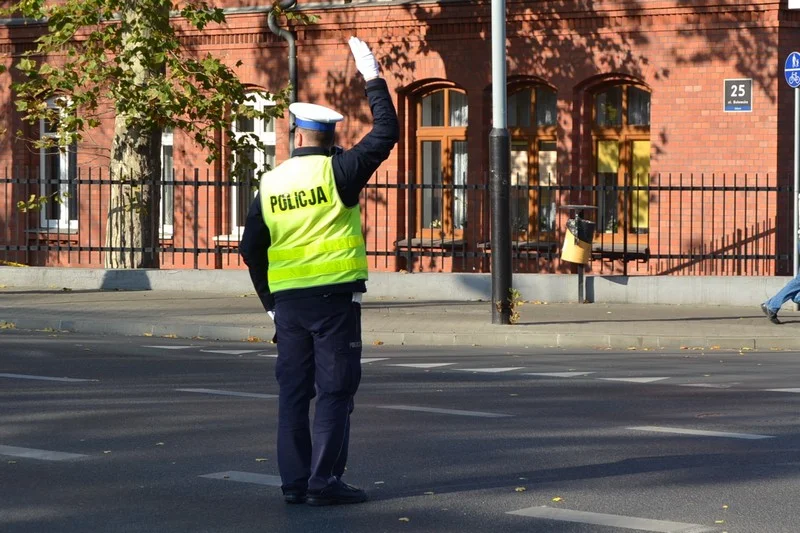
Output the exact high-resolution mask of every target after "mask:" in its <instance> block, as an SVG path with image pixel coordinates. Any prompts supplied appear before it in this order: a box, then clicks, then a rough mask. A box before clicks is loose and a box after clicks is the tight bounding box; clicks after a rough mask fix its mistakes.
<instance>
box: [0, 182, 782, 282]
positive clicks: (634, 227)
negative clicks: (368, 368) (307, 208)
mask: <svg viewBox="0 0 800 533" xmlns="http://www.w3.org/2000/svg"><path fill="white" fill-rule="evenodd" d="M0 176H1V177H0V262H2V263H18V264H26V265H40V266H51V265H68V266H86V267H102V266H103V265H104V257H105V255H104V254H108V253H120V252H129V251H131V247H129V246H124V245H120V246H114V245H109V244H108V243H107V239H106V231H107V230H106V226H107V224H106V219H107V212H108V205H109V199H110V197H111V189H112V187H113V186H114V185H115V182H114V181H113V180H111V179H109V178H108V175H107V172H106V171H104V170H102V169H78V171H76V172H75V173H74V175H71V176H66V177H64V179H47V180H42V179H41V178H40V177H39V176H38V175H36V176H31V175H30V174H29V173H27V172H26V173H24V174H23V175H16V174H12V172H11V171H10V170H7V171H6V172H5V174H0ZM459 181H460V182H461V183H466V182H467V180H466V179H463V180H459ZM398 182H399V183H398ZM515 183H519V181H515ZM553 183H557V181H556V180H553V181H549V182H548V184H546V185H535V184H534V185H529V184H522V185H513V186H512V187H511V191H510V192H511V209H510V213H511V219H510V220H509V230H510V231H511V241H512V254H513V262H512V265H513V268H514V272H517V273H525V272H542V273H545V272H571V271H572V268H573V267H572V265H571V264H570V263H566V262H563V261H560V249H561V244H562V243H563V240H564V234H565V224H566V221H567V219H568V218H570V217H572V216H574V215H575V214H576V213H579V214H580V215H581V216H583V217H584V218H587V219H589V220H592V221H593V222H595V228H596V233H595V238H594V242H593V243H592V247H591V258H592V261H591V263H590V268H591V270H592V271H593V272H596V273H609V274H610V273H621V274H676V275H681V274H683V275H773V274H788V273H789V272H790V270H791V263H792V254H791V247H792V244H793V241H792V234H791V226H792V224H791V210H792V201H791V200H792V187H791V180H788V179H787V180H778V179H776V178H775V177H772V176H767V175H763V176H762V175H758V174H752V175H714V174H712V175H705V174H700V175H698V174H668V175H663V174H661V175H652V176H648V177H647V179H645V180H642V179H634V178H631V177H627V176H626V177H625V179H624V180H623V181H622V183H605V182H602V181H597V179H595V181H593V183H594V184H592V185H589V184H577V185H572V184H553ZM598 183H600V184H598ZM154 185H155V186H156V187H158V190H159V192H160V197H161V199H160V208H159V210H158V211H159V212H158V217H150V224H151V227H150V230H151V232H152V234H153V235H158V238H157V239H154V241H153V242H151V243H149V244H143V245H141V246H140V247H139V248H136V250H135V251H137V252H140V253H143V254H156V255H157V256H158V260H159V263H160V265H161V266H162V268H194V269H198V268H237V267H242V266H243V264H242V262H241V259H240V257H239V255H238V242H239V238H240V236H241V231H242V229H243V226H244V220H245V217H246V213H247V208H248V206H249V204H250V202H251V201H252V199H253V196H254V193H255V190H256V188H255V184H254V183H252V182H250V181H244V182H230V181H228V180H226V179H222V178H220V177H218V176H215V175H214V174H212V173H211V171H201V170H191V171H186V172H175V173H173V176H172V177H171V178H170V179H165V180H158V181H156V182H154ZM32 195H34V196H35V197H45V199H44V200H39V201H37V200H36V198H34V197H32ZM25 204H27V209H25ZM21 206H22V207H21ZM361 206H362V216H363V221H364V224H363V226H364V233H365V237H366V242H367V251H368V255H369V256H371V258H372V263H371V266H372V268H375V269H379V270H387V271H398V270H406V271H441V272H488V270H489V265H490V262H491V261H490V257H491V254H492V243H491V239H490V236H491V234H492V233H491V216H490V215H491V213H490V211H489V208H490V202H489V188H488V184H487V179H486V176H484V179H483V181H482V183H478V184H453V183H446V182H442V181H439V182H434V183H421V184H420V183H404V182H403V180H402V179H399V180H398V179H396V177H395V176H389V175H387V174H381V175H376V176H375V178H374V179H373V180H371V182H370V183H369V184H368V185H367V187H366V188H365V189H364V191H363V193H362V198H361Z"/></svg>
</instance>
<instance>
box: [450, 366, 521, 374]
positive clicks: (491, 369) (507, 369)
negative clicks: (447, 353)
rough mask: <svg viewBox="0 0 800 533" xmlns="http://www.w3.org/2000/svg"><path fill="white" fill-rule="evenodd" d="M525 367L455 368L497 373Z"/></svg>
mask: <svg viewBox="0 0 800 533" xmlns="http://www.w3.org/2000/svg"><path fill="white" fill-rule="evenodd" d="M523 368H525V367H522V366H509V367H506V368H456V369H454V370H461V371H462V372H489V373H492V374H496V373H499V372H511V371H512V370H521V369H523Z"/></svg>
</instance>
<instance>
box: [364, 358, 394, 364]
mask: <svg viewBox="0 0 800 533" xmlns="http://www.w3.org/2000/svg"><path fill="white" fill-rule="evenodd" d="M387 359H389V358H388V357H364V358H363V359H361V363H362V364H364V363H375V362H377V361H386V360H387Z"/></svg>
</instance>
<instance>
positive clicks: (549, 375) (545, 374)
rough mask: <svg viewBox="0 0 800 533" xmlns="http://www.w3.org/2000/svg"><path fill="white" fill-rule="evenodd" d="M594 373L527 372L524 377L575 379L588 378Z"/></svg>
mask: <svg viewBox="0 0 800 533" xmlns="http://www.w3.org/2000/svg"><path fill="white" fill-rule="evenodd" d="M589 374H594V372H526V373H524V374H522V375H523V376H543V377H546V378H574V377H577V376H588V375H589Z"/></svg>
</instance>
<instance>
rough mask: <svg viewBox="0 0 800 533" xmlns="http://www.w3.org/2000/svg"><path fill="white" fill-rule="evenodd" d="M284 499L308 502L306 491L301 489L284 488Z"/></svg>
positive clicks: (290, 501)
mask: <svg viewBox="0 0 800 533" xmlns="http://www.w3.org/2000/svg"><path fill="white" fill-rule="evenodd" d="M283 501H285V502H286V503H306V491H304V490H301V489H283Z"/></svg>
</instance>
